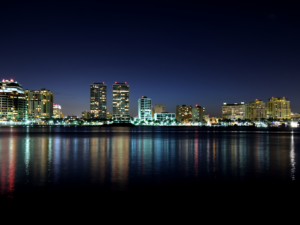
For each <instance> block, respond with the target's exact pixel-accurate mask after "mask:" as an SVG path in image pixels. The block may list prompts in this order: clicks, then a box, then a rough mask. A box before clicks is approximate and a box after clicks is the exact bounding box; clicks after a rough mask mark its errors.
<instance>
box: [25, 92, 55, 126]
mask: <svg viewBox="0 0 300 225" xmlns="http://www.w3.org/2000/svg"><path fill="white" fill-rule="evenodd" d="M24 93H25V95H26V98H27V114H28V119H32V120H38V119H51V118H52V117H53V93H52V92H51V91H49V90H46V89H41V90H39V91H30V90H28V89H27V90H25V91H24Z"/></svg>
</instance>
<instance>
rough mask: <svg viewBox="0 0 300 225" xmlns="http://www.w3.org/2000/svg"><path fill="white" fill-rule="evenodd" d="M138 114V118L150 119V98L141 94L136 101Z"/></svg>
mask: <svg viewBox="0 0 300 225" xmlns="http://www.w3.org/2000/svg"><path fill="white" fill-rule="evenodd" d="M138 107H139V108H138V110H139V111H138V115H139V119H140V120H151V119H152V110H151V108H152V102H151V98H147V96H143V97H142V98H140V99H139V101H138Z"/></svg>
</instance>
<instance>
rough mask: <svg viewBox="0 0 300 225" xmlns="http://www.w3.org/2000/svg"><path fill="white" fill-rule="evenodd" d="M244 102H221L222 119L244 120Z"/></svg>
mask: <svg viewBox="0 0 300 225" xmlns="http://www.w3.org/2000/svg"><path fill="white" fill-rule="evenodd" d="M245 110H246V109H245V104H244V102H241V104H237V103H234V104H227V103H226V102H224V103H223V106H222V118H223V119H230V120H234V121H235V120H238V119H241V120H244V119H245Z"/></svg>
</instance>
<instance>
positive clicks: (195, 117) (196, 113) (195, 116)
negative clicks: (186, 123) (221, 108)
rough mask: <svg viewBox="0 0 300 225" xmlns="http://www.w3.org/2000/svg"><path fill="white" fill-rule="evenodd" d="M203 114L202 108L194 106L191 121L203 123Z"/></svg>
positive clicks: (203, 109)
mask: <svg viewBox="0 0 300 225" xmlns="http://www.w3.org/2000/svg"><path fill="white" fill-rule="evenodd" d="M204 112H205V108H204V107H201V106H199V105H196V107H195V108H193V109H192V121H193V122H201V123H203V122H204V119H203V116H204Z"/></svg>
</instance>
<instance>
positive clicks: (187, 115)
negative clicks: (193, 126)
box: [176, 105, 193, 123]
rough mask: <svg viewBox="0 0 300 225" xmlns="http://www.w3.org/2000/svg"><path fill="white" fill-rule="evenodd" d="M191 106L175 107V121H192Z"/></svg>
mask: <svg viewBox="0 0 300 225" xmlns="http://www.w3.org/2000/svg"><path fill="white" fill-rule="evenodd" d="M192 108H193V107H192V106H186V105H182V106H176V120H177V121H178V122H181V123H187V122H190V121H192Z"/></svg>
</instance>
